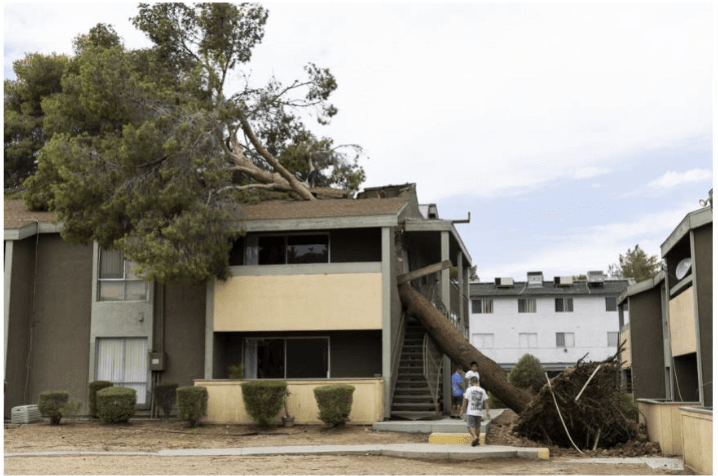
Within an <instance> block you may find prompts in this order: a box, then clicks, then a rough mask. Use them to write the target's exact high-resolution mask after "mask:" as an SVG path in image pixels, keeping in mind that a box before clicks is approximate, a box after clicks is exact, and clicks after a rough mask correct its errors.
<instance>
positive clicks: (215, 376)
mask: <svg viewBox="0 0 718 476" xmlns="http://www.w3.org/2000/svg"><path fill="white" fill-rule="evenodd" d="M422 208H424V210H426V209H429V208H431V210H432V215H431V216H429V215H427V216H424V215H422ZM231 216H232V218H231V219H232V220H233V221H234V222H235V224H236V226H237V228H238V229H242V230H244V232H245V234H244V235H243V236H242V237H241V238H239V239H238V240H237V241H236V242H235V243H234V247H233V249H232V252H231V255H230V277H229V278H228V279H227V280H225V281H220V280H214V279H213V280H211V281H210V282H208V283H207V284H206V286H200V287H194V286H189V285H185V286H175V287H168V286H164V285H161V284H159V283H148V282H145V281H142V280H141V279H139V278H138V277H137V276H135V275H134V274H133V269H134V266H133V264H132V263H131V262H129V261H127V260H125V259H124V256H122V254H121V253H120V252H118V251H116V250H105V249H101V248H100V247H99V246H98V245H97V244H90V245H87V246H73V245H70V244H68V243H66V242H65V241H63V240H62V238H61V237H60V234H59V232H60V230H61V227H62V224H56V223H54V221H55V216H54V215H53V214H52V213H37V212H30V211H28V210H27V209H26V208H25V206H24V204H23V203H22V201H20V200H6V201H5V280H4V289H5V309H4V311H5V380H6V381H7V392H6V394H5V415H6V417H7V416H8V415H9V411H10V409H11V408H12V407H14V406H17V405H23V404H29V403H36V402H37V400H38V395H39V393H40V392H41V391H44V390H50V389H65V390H68V391H69V393H70V397H71V398H73V399H77V400H81V401H83V402H84V403H85V406H84V412H85V413H86V412H87V411H88V406H87V385H88V383H89V382H91V381H94V380H110V381H112V382H114V383H115V385H122V386H126V387H131V388H134V389H135V390H137V395H138V406H139V407H140V408H145V409H151V408H152V406H153V405H152V392H151V390H152V387H153V385H154V384H156V383H158V382H160V381H171V382H177V383H178V384H179V385H180V386H185V385H203V386H205V387H207V388H208V390H209V392H210V399H209V405H210V408H209V415H208V419H209V420H213V421H249V419H248V418H247V415H246V413H244V410H243V405H241V401H242V400H241V399H242V397H241V389H240V387H239V384H240V383H241V380H237V379H230V378H229V368H230V366H232V367H234V368H236V366H238V365H240V366H241V368H242V372H243V379H242V380H250V379H283V380H287V381H288V382H289V386H290V392H291V395H290V397H289V400H288V401H289V406H290V408H291V409H292V413H293V414H294V415H296V417H297V421H298V422H300V421H317V419H316V413H317V412H316V404H315V403H314V401H313V399H314V397H313V393H312V390H313V388H315V387H316V386H320V385H326V384H329V383H349V384H352V385H354V386H355V387H356V388H357V390H356V395H355V402H357V403H356V404H355V406H354V409H353V414H352V415H350V417H351V418H352V421H354V422H372V421H377V420H382V419H384V418H388V417H390V416H391V414H392V404H393V398H394V388H395V385H396V381H397V375H398V370H399V366H400V364H399V359H400V355H401V350H402V349H401V347H402V345H401V344H402V342H403V336H404V332H405V329H406V326H407V323H406V319H405V316H404V312H403V309H402V303H401V301H400V299H399V296H398V290H397V286H396V277H397V276H399V275H402V274H405V273H408V272H409V271H413V270H417V269H420V268H424V267H426V266H428V265H432V264H436V263H442V262H443V263H447V264H446V265H445V266H443V267H442V269H440V270H439V271H437V272H435V273H433V274H430V275H426V276H424V277H423V278H422V279H421V280H417V281H416V282H414V285H415V286H416V287H417V288H419V289H420V290H421V292H422V293H423V294H424V295H425V296H426V297H428V298H429V299H430V300H431V301H432V302H433V303H434V304H435V306H436V307H437V308H439V309H442V310H443V311H444V314H445V315H446V316H447V319H450V320H451V321H452V322H453V323H454V325H455V326H457V327H458V328H459V329H461V330H462V332H464V333H465V334H468V315H469V308H468V301H469V300H468V270H469V267H470V266H471V257H470V256H469V253H468V251H467V250H466V247H465V246H464V244H463V242H462V240H461V238H460V236H459V234H458V232H457V230H456V228H455V226H454V223H453V222H452V221H450V220H441V219H439V218H438V212H437V211H436V206H435V205H432V206H431V207H420V205H419V203H418V201H417V196H416V188H415V186H414V185H413V184H407V185H400V186H388V187H378V188H372V189H366V190H365V191H363V192H362V193H361V194H359V196H358V197H357V198H356V199H349V198H340V199H331V198H327V199H320V200H316V201H312V202H309V201H294V200H281V201H269V202H263V203H258V204H253V205H242V206H241V207H237V208H236V209H235V210H233V211H232V212H231ZM449 265H450V266H449ZM450 268H454V269H453V270H452V269H450ZM452 271H454V272H453V273H452ZM452 274H453V277H452ZM425 341H426V339H425ZM429 341H430V339H429ZM424 345H426V344H424ZM442 359H443V364H442V367H443V369H441V370H443V377H442V378H443V379H445V380H447V379H448V378H450V374H451V372H450V371H448V369H449V368H450V364H449V362H448V358H446V357H442ZM424 374H426V372H424ZM430 398H432V402H434V404H438V403H439V399H440V397H439V395H437V394H436V392H435V393H434V395H432V396H431V397H430ZM434 406H435V405H434ZM405 409H406V408H405Z"/></svg>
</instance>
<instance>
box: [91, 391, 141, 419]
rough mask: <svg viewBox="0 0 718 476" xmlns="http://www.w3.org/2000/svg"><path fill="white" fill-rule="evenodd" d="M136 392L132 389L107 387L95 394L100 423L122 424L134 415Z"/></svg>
mask: <svg viewBox="0 0 718 476" xmlns="http://www.w3.org/2000/svg"><path fill="white" fill-rule="evenodd" d="M136 403H137V392H136V391H135V389H133V388H126V387H108V388H103V389H102V390H100V391H98V392H97V416H98V417H99V418H100V421H101V422H102V423H124V422H126V421H128V420H129V419H130V417H131V416H133V415H134V414H135V411H136V408H135V404H136Z"/></svg>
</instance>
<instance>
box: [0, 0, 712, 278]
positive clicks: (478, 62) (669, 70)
mask: <svg viewBox="0 0 718 476" xmlns="http://www.w3.org/2000/svg"><path fill="white" fill-rule="evenodd" d="M135 5H136V4H133V3H119V4H115V3H105V2H102V3H100V2H95V3H80V4H69V3H47V4H42V3H8V2H6V3H5V4H4V14H5V17H4V23H5V25H4V28H5V35H4V40H5V41H4V53H5V57H4V73H5V78H6V79H8V78H9V79H11V78H13V77H14V75H13V72H12V62H13V61H14V60H16V59H18V58H21V57H22V56H23V55H24V53H26V52H41V53H50V52H57V53H67V54H71V53H72V38H73V37H74V36H76V35H77V34H79V33H85V32H87V31H88V30H89V29H90V28H91V27H92V26H94V25H95V24H97V23H99V22H102V23H109V24H112V25H113V26H114V27H115V29H116V30H117V32H118V33H119V34H120V36H121V37H122V38H123V39H124V42H125V46H127V47H129V48H137V47H143V46H148V45H149V43H148V41H147V40H146V39H145V38H144V36H143V35H142V34H141V33H139V32H137V31H136V30H135V29H134V27H132V25H131V23H130V22H129V20H128V19H129V17H131V16H134V15H135V14H136V12H137V10H136V6H135ZM265 5H266V6H267V7H268V9H269V12H270V14H269V20H268V23H267V27H266V34H265V39H264V41H263V43H262V44H261V45H260V46H259V47H258V48H257V49H256V50H255V53H254V57H253V58H254V59H253V61H252V63H251V68H252V77H253V78H254V79H255V80H256V82H257V84H262V83H263V82H264V81H265V80H266V79H267V78H268V77H269V76H270V75H272V74H273V75H275V76H276V77H277V78H278V79H279V80H281V81H284V82H290V81H292V80H293V79H294V78H296V77H300V76H301V74H302V72H303V71H302V67H303V65H304V64H306V63H307V62H314V63H316V64H317V65H319V66H321V67H327V68H330V70H331V71H332V73H333V74H334V75H335V77H336V79H337V82H338V85H339V88H338V89H337V91H336V94H335V96H334V101H333V102H334V104H335V106H337V107H338V109H339V114H338V116H337V117H336V119H335V120H334V121H333V123H332V125H331V126H329V127H325V128H321V129H320V128H318V129H317V130H316V132H318V133H320V134H323V135H329V136H331V137H334V138H335V139H336V141H337V142H339V143H352V144H359V145H361V146H363V147H364V149H365V151H366V153H367V155H368V157H369V158H368V159H367V160H365V161H363V163H362V165H363V166H364V168H365V170H366V172H367V181H366V182H365V184H364V185H365V186H367V187H369V186H378V185H387V184H401V183H407V182H415V183H416V184H417V190H418V194H419V200H420V202H422V203H436V204H437V206H438V209H439V215H440V217H441V218H446V219H463V218H466V216H467V213H468V212H470V213H471V223H470V224H457V225H456V226H457V229H458V231H459V233H460V234H461V236H462V239H463V241H464V243H465V245H466V247H467V249H468V250H469V253H470V254H471V257H472V259H473V262H474V264H477V265H478V275H479V276H480V278H481V280H482V281H487V280H492V279H493V278H494V277H497V276H506V277H508V276H510V277H513V278H514V279H517V280H525V279H526V272H527V271H543V272H544V276H545V278H546V279H552V277H553V276H565V275H576V274H580V273H586V272H587V271H589V270H603V271H606V270H607V268H608V265H609V264H610V263H615V262H617V261H618V255H619V254H620V253H625V252H626V250H627V249H628V248H629V247H630V248H632V247H633V246H634V245H636V244H639V245H640V246H641V247H642V248H643V249H645V250H646V251H647V252H648V253H649V254H656V255H660V245H661V243H662V242H663V241H664V240H665V239H666V238H667V237H668V235H669V234H670V232H671V231H672V230H673V229H674V228H675V227H676V226H677V225H678V224H679V222H680V221H681V220H682V219H683V217H684V216H685V215H686V214H687V213H688V212H690V211H692V210H695V209H697V208H700V205H699V204H698V200H699V199H703V198H707V196H708V190H709V189H710V188H711V187H712V181H713V161H712V154H713V135H712V125H713V107H712V88H713V82H714V79H715V78H714V62H715V60H714V55H715V52H714V47H713V39H714V38H713V35H714V29H715V18H716V12H715V11H714V10H715V8H716V7H715V6H713V4H712V3H711V2H703V3H693V4H691V3H683V2H681V3H676V4H667V3H637V4H631V5H625V4H623V3H596V4H587V3H578V4H574V3H558V4H556V3H553V4H544V3H536V2H532V3H524V4H517V3H512V4H504V3H456V4H446V3H441V4H438V3H420V4H418V3H392V4H387V3H368V4H367V3H362V4H344V3H298V4H294V3H292V4H289V3H278V4H275V3H266V4H265Z"/></svg>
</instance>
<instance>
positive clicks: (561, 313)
mask: <svg viewBox="0 0 718 476" xmlns="http://www.w3.org/2000/svg"><path fill="white" fill-rule="evenodd" d="M627 286H628V281H625V280H609V279H606V277H605V276H604V274H603V272H601V271H589V272H588V275H587V278H586V279H584V280H577V279H575V278H573V277H570V276H567V277H555V278H554V279H553V280H552V281H547V280H544V276H543V273H542V272H540V271H535V272H528V273H527V276H526V281H514V280H513V278H496V279H495V280H494V282H487V283H481V282H479V283H471V285H470V296H471V317H470V321H469V326H470V332H471V343H472V344H473V345H474V346H475V347H476V348H477V349H479V350H480V351H481V352H482V353H484V354H485V355H486V356H487V357H489V358H491V359H492V360H494V361H495V362H496V363H498V364H499V365H500V366H501V367H503V368H505V369H511V368H512V367H513V366H514V365H515V364H516V363H517V362H518V360H519V359H520V358H521V357H522V356H523V355H524V354H531V355H533V356H534V357H537V358H538V359H539V360H540V361H541V364H542V365H543V367H544V368H545V369H546V370H548V371H551V372H558V371H562V370H564V369H566V368H568V367H571V366H573V365H575V364H576V362H577V361H578V360H579V359H581V358H585V359H586V360H589V361H600V360H604V359H606V358H608V357H611V356H613V355H615V354H616V352H617V349H618V345H619V331H620V325H619V314H618V302H617V298H618V296H619V295H620V294H621V293H622V292H623V291H624V290H625V289H626V287H627Z"/></svg>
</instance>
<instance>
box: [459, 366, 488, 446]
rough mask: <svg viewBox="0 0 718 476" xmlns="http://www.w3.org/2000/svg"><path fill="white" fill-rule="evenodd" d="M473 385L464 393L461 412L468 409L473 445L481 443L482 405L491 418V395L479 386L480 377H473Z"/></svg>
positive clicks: (467, 418)
mask: <svg viewBox="0 0 718 476" xmlns="http://www.w3.org/2000/svg"><path fill="white" fill-rule="evenodd" d="M470 382H471V387H469V388H468V389H466V393H465V394H464V403H463V405H461V413H464V411H466V426H467V428H468V430H469V434H470V435H471V436H472V437H473V438H474V441H472V442H471V446H476V445H478V444H479V436H480V435H481V407H482V406H483V408H484V409H485V410H486V418H491V415H490V414H489V395H488V394H487V393H486V390H484V389H483V388H481V387H479V379H478V378H476V377H471V381H470Z"/></svg>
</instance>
